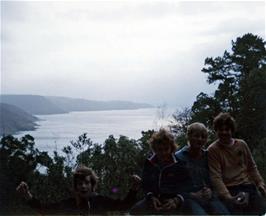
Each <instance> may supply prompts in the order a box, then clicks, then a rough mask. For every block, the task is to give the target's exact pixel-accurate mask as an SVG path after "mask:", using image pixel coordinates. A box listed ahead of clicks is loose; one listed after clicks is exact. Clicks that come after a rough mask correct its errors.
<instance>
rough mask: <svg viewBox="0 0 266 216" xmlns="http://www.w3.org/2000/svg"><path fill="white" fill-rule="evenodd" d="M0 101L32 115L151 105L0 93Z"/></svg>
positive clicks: (138, 107) (137, 107) (135, 107)
mask: <svg viewBox="0 0 266 216" xmlns="http://www.w3.org/2000/svg"><path fill="white" fill-rule="evenodd" d="M0 101H1V102H3V103H8V104H12V105H15V106H17V107H20V108H21V109H23V110H25V111H27V112H28V113H30V114H34V115H44V114H60V113H66V112H71V111H97V110H122V109H124V110H126V109H140V108H151V107H152V106H151V105H149V104H144V103H134V102H129V101H94V100H85V99H77V98H68V97H52V96H49V97H47V96H38V95H1V96H0Z"/></svg>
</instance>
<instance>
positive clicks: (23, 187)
mask: <svg viewBox="0 0 266 216" xmlns="http://www.w3.org/2000/svg"><path fill="white" fill-rule="evenodd" d="M16 191H17V192H18V193H20V194H21V195H22V196H23V198H24V199H26V200H31V199H32V194H31V192H30V190H29V186H28V184H27V183H26V182H24V181H22V182H20V184H19V185H18V186H17V188H16Z"/></svg>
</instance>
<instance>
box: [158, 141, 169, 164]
mask: <svg viewBox="0 0 266 216" xmlns="http://www.w3.org/2000/svg"><path fill="white" fill-rule="evenodd" d="M171 154H172V151H171V146H170V145H169V144H161V145H158V146H157V148H156V155H157V156H158V158H159V159H160V160H162V161H165V160H168V158H169V156H171Z"/></svg>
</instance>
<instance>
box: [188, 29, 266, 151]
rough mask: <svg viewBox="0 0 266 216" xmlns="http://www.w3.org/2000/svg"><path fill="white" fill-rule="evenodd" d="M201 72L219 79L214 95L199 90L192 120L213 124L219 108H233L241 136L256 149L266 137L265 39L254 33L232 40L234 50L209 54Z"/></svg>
mask: <svg viewBox="0 0 266 216" xmlns="http://www.w3.org/2000/svg"><path fill="white" fill-rule="evenodd" d="M202 72H204V73H206V74H207V75H208V77H207V82H208V83H209V84H212V83H217V84H218V87H217V89H216V91H215V92H214V95H212V96H209V95H207V94H205V93H200V94H199V95H198V96H197V99H196V101H195V102H194V104H193V106H192V109H191V110H192V113H191V121H201V122H203V123H205V124H206V125H207V126H208V127H209V128H212V120H213V118H214V116H216V115H217V114H218V113H219V112H221V111H223V112H230V113H231V114H232V115H233V116H234V117H235V118H236V121H237V123H238V136H239V137H241V138H243V139H245V140H246V141H247V142H248V143H249V145H250V147H251V149H252V150H253V149H254V148H255V147H256V145H257V143H258V141H259V140H260V139H262V138H263V137H266V129H265V127H266V126H265V119H266V106H265V105H266V84H265V83H266V49H265V42H264V41H263V39H262V38H260V37H259V36H256V35H253V34H251V33H248V34H245V35H243V36H242V37H238V38H237V39H236V40H235V41H232V52H231V53H230V52H228V51H225V52H224V54H223V56H222V57H216V58H206V59H205V67H204V68H203V69H202Z"/></svg>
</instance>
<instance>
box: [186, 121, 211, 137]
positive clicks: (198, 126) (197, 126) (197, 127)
mask: <svg viewBox="0 0 266 216" xmlns="http://www.w3.org/2000/svg"><path fill="white" fill-rule="evenodd" d="M195 132H200V133H202V134H204V135H206V136H207V135H208V130H207V128H206V127H205V125H204V124H202V123H200V122H194V123H192V124H190V125H189V126H188V127H187V137H191V136H192V135H193V134H194V133H195Z"/></svg>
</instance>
